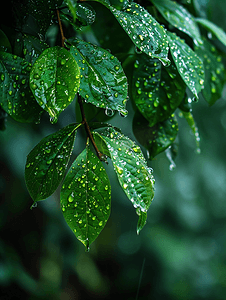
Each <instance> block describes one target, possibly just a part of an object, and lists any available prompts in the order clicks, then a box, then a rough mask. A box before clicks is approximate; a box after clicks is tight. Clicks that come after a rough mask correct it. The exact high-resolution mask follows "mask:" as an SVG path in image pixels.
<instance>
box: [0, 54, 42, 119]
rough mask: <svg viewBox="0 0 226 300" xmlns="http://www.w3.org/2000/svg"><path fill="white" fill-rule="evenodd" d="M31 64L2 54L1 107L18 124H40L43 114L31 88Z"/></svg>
mask: <svg viewBox="0 0 226 300" xmlns="http://www.w3.org/2000/svg"><path fill="white" fill-rule="evenodd" d="M30 70H31V64H30V63H29V62H27V61H26V60H25V59H23V58H21V57H18V56H16V55H12V54H10V53H6V52H0V105H1V106H2V108H3V109H4V110H5V111H6V112H7V113H8V114H9V115H10V116H11V117H12V118H13V119H14V120H16V121H18V122H28V123H29V122H35V123H38V122H39V120H40V115H41V113H42V112H43V110H42V109H41V107H40V106H39V105H38V104H37V102H36V101H35V98H34V97H33V95H32V92H31V90H30V87H29V75H30Z"/></svg>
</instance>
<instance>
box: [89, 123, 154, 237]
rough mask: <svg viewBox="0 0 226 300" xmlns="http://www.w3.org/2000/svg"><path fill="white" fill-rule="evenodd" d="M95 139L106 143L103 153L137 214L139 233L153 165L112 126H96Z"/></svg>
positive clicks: (151, 193) (151, 192) (149, 198)
mask: <svg viewBox="0 0 226 300" xmlns="http://www.w3.org/2000/svg"><path fill="white" fill-rule="evenodd" d="M94 139H95V140H97V145H98V144H99V141H100V140H101V139H102V141H104V142H105V144H106V145H107V150H106V151H105V152H104V154H106V155H109V154H110V155H111V159H112V163H113V166H114V170H115V172H116V174H117V176H118V180H119V183H120V185H121V187H122V189H123V190H124V192H125V193H126V195H127V197H128V198H129V200H130V201H131V202H132V204H133V206H134V207H135V208H136V212H137V214H138V215H139V221H138V226H137V233H139V232H140V230H141V229H142V228H143V226H144V225H145V223H146V218H147V210H148V208H149V206H150V204H151V202H152V200H153V197H154V178H153V175H152V169H151V168H149V167H148V166H147V162H146V160H145V159H144V156H143V154H142V152H141V149H140V147H139V146H137V145H136V144H135V143H134V142H133V141H132V140H130V139H129V138H128V137H126V136H124V135H123V134H122V133H120V132H119V131H117V130H116V129H114V128H113V127H107V128H100V129H97V130H96V131H95V132H94ZM104 149H105V148H104V147H102V150H104Z"/></svg>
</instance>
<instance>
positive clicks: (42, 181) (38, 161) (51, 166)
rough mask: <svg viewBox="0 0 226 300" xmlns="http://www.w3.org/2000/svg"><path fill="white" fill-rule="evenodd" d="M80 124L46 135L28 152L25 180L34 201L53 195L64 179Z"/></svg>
mask: <svg viewBox="0 0 226 300" xmlns="http://www.w3.org/2000/svg"><path fill="white" fill-rule="evenodd" d="M79 126H80V124H79V125H76V124H70V125H68V126H66V127H64V128H62V129H60V130H59V131H57V132H55V133H53V134H51V135H49V136H47V137H45V138H44V139H42V140H41V142H40V143H39V144H38V145H36V146H35V147H34V149H33V150H32V151H31V152H30V153H29V154H28V157H27V162H26V168H25V181H26V185H27V189H28V191H29V193H30V195H31V197H32V199H33V200H34V203H35V202H36V201H40V200H44V199H46V198H47V197H49V196H50V195H52V193H53V192H54V191H55V190H56V189H57V187H58V185H59V184H60V182H61V180H62V179H63V176H64V173H65V170H66V167H67V164H68V162H69V159H70V156H71V152H72V149H73V145H74V139H75V134H76V130H77V128H78V127H79Z"/></svg>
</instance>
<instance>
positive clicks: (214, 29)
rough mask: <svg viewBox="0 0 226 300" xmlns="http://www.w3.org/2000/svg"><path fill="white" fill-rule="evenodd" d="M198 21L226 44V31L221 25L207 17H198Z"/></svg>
mask: <svg viewBox="0 0 226 300" xmlns="http://www.w3.org/2000/svg"><path fill="white" fill-rule="evenodd" d="M196 21H197V22H198V23H199V24H201V25H202V26H204V27H205V28H206V29H207V30H209V31H211V32H212V33H213V34H214V35H215V36H216V37H217V38H218V40H219V41H221V43H223V44H224V45H225V46H226V33H225V32H224V31H223V30H222V29H221V28H220V27H218V26H217V25H215V24H214V23H212V22H210V21H209V20H206V19H201V18H200V19H199V18H197V19H196Z"/></svg>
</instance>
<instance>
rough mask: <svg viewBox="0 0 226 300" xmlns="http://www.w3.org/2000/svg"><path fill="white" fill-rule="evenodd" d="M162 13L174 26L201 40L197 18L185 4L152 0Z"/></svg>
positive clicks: (166, 0)
mask: <svg viewBox="0 0 226 300" xmlns="http://www.w3.org/2000/svg"><path fill="white" fill-rule="evenodd" d="M152 2H153V3H154V5H155V6H156V8H157V9H158V11H159V12H160V13H161V15H162V16H163V17H164V18H165V19H166V20H167V21H168V22H169V23H170V24H171V25H173V26H174V27H176V28H177V29H179V30H181V31H183V32H185V33H186V34H188V35H189V36H191V37H192V38H193V39H194V40H196V41H200V42H202V41H201V36H200V32H199V28H198V25H197V24H196V21H195V18H194V17H193V16H192V15H191V14H190V13H189V11H187V10H186V9H185V8H184V7H183V6H181V5H179V4H178V3H176V2H174V1H171V0H152Z"/></svg>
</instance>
